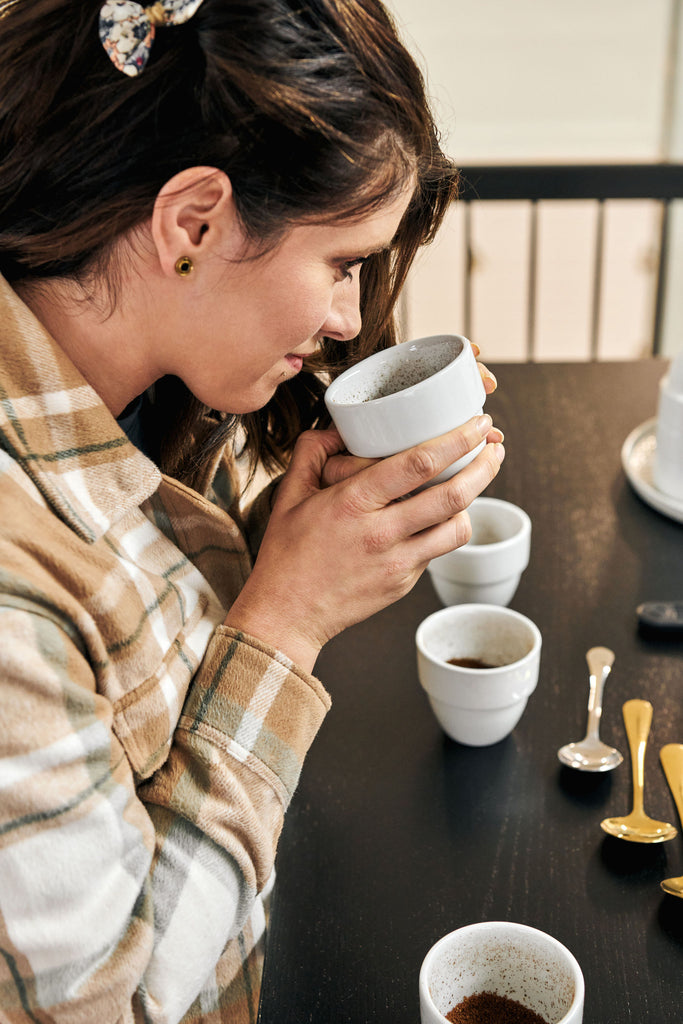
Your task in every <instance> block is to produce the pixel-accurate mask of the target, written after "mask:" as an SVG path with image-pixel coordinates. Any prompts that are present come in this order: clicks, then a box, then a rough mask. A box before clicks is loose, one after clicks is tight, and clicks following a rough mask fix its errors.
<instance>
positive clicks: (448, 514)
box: [386, 443, 505, 559]
mask: <svg viewBox="0 0 683 1024" xmlns="http://www.w3.org/2000/svg"><path fill="white" fill-rule="evenodd" d="M504 458H505V449H504V448H503V446H502V444H497V443H496V444H487V445H486V447H485V448H484V449H483V451H481V452H480V453H479V455H477V457H476V458H475V459H473V460H472V462H470V463H469V465H467V466H465V468H464V469H461V470H460V472H459V473H456V474H455V476H452V477H451V478H450V480H446V481H445V482H444V483H442V484H438V485H437V486H435V487H428V488H426V489H425V490H424V491H420V492H419V493H417V494H413V495H411V497H410V498H407V499H406V500H405V501H402V502H398V503H397V504H395V505H393V506H392V507H391V508H389V509H387V510H386V514H387V515H388V516H391V517H392V518H393V519H394V520H395V527H394V529H395V532H396V535H397V536H403V537H406V538H407V537H413V536H418V535H424V540H425V554H426V557H427V558H428V559H429V558H436V557H437V555H442V554H445V552H446V551H450V550H452V549H453V548H454V547H456V546H457V544H456V541H455V540H454V541H453V542H451V540H450V539H449V540H448V541H446V542H445V543H446V546H445V547H444V548H443V550H436V547H437V546H438V540H437V539H436V537H435V536H433V535H432V536H429V537H427V536H426V533H428V532H429V531H430V530H431V529H432V528H433V527H438V526H439V524H441V523H445V522H448V521H450V520H454V519H456V518H457V517H458V516H460V515H461V514H462V513H463V512H464V511H465V510H466V509H467V508H468V507H469V506H470V505H471V503H472V502H473V501H474V499H475V498H476V497H477V495H478V494H481V492H482V491H483V490H484V489H485V488H486V487H488V485H489V484H490V483H491V481H492V480H493V479H494V478H495V476H496V475H497V473H498V470H499V469H500V465H501V463H502V461H503V459H504ZM459 528H460V527H459V525H458V524H457V523H456V533H457V531H458V529H459ZM446 532H448V531H446ZM452 532H453V530H452V529H451V531H450V533H451V534H452ZM465 539H467V538H465ZM459 543H464V541H459Z"/></svg>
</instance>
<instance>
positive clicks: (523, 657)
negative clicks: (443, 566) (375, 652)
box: [415, 604, 541, 747]
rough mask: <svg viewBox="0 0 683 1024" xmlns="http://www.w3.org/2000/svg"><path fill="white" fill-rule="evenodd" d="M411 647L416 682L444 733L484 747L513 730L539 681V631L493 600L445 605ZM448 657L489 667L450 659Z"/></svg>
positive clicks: (426, 621)
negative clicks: (414, 652) (453, 662)
mask: <svg viewBox="0 0 683 1024" xmlns="http://www.w3.org/2000/svg"><path fill="white" fill-rule="evenodd" d="M415 645H416V649H417V673H418V678H419V680H420V684H421V686H422V688H423V689H424V691H425V692H426V694H427V698H428V700H429V703H430V705H431V708H432V711H433V712H434V715H435V717H436V719H437V721H438V722H439V724H440V725H441V728H442V729H443V730H444V732H445V733H446V734H447V735H448V736H450V737H451V739H454V740H457V741H458V742H459V743H465V744H467V745H468V746H472V747H484V746H488V745H490V744H492V743H498V742H499V740H502V739H503V738H504V737H505V736H507V735H508V734H509V733H510V732H511V731H512V730H513V729H514V727H515V726H516V725H517V723H518V722H519V720H520V718H521V717H522V714H523V712H524V709H525V707H526V705H527V701H528V699H529V696H530V694H532V693H533V691H534V690H535V689H536V684H537V682H538V671H539V666H540V659H541V634H540V632H539V630H538V627H537V626H536V625H535V624H534V623H533V622H532V621H531V620H530V619H528V618H527V617H526V616H525V615H521V614H520V613H519V612H516V611H513V610H512V609H511V608H503V607H499V606H497V605H491V604H459V605H452V606H450V607H448V608H442V609H441V611H438V612H434V613H433V614H432V615H429V616H428V617H427V618H426V619H424V620H423V621H422V622H421V623H420V625H419V626H418V629H417V632H416V634H415ZM451 658H477V659H481V660H482V661H485V662H487V663H489V664H492V665H493V666H494V667H492V668H466V667H463V666H460V665H451V664H448V662H449V660H450V659H451Z"/></svg>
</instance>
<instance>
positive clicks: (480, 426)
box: [477, 413, 493, 437]
mask: <svg viewBox="0 0 683 1024" xmlns="http://www.w3.org/2000/svg"><path fill="white" fill-rule="evenodd" d="M492 426H493V420H492V419H491V417H490V416H489V415H488V413H487V414H486V415H484V416H480V417H479V419H478V420H477V430H478V431H479V433H480V434H481V435H482V437H486V435H487V434H488V432H489V430H490V429H491V427H492Z"/></svg>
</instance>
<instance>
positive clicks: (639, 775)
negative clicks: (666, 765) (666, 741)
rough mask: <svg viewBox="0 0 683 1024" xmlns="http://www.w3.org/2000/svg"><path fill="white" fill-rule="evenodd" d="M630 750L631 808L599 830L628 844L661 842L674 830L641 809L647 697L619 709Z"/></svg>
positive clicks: (649, 709)
mask: <svg viewBox="0 0 683 1024" xmlns="http://www.w3.org/2000/svg"><path fill="white" fill-rule="evenodd" d="M622 712H623V715H624V725H625V726H626V735H627V737H628V745H629V750H630V752H631V767H632V770H633V810H632V811H631V813H630V814H625V815H624V816H623V817H621V818H605V819H604V820H603V821H601V822H600V827H601V828H602V830H603V832H607V834H608V835H610V836H616V838H617V839H627V840H628V841H629V842H631V843H664V842H666V841H667V840H668V839H673V838H674V836H675V835H676V829H675V828H674V826H673V825H670V824H669V822H668V821H656V820H655V819H654V818H650V817H649V816H648V815H647V814H646V813H645V811H644V810H643V788H644V773H645V748H646V746H647V738H648V735H649V732H650V724H651V722H652V704H650V702H649V701H647V700H627V701H626V703H625V704H624V706H623V708H622Z"/></svg>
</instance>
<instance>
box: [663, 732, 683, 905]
mask: <svg viewBox="0 0 683 1024" xmlns="http://www.w3.org/2000/svg"><path fill="white" fill-rule="evenodd" d="M659 760H660V761H661V763H662V768H663V769H664V774H665V775H666V781H667V782H668V783H669V789H670V790H671V793H672V795H673V798H674V803H675V804H676V810H677V811H678V817H679V818H680V820H681V822H683V744H681V743H667V744H666V746H664V747H662V749H661V750H660V751H659ZM659 884H660V886H661V888H662V889H663V890H664V892H668V893H669V895H670V896H678V897H679V898H680V899H683V875H679V876H678V878H665V879H664V881H663V882H660V883H659Z"/></svg>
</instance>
